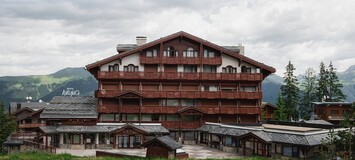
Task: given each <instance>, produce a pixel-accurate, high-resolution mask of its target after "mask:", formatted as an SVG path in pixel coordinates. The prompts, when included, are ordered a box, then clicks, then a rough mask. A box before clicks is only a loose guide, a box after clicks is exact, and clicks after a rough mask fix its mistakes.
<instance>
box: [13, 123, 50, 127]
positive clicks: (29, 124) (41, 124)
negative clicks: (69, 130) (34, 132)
mask: <svg viewBox="0 0 355 160" xmlns="http://www.w3.org/2000/svg"><path fill="white" fill-rule="evenodd" d="M45 125H46V124H45V123H27V124H20V125H19V128H37V127H40V126H45Z"/></svg>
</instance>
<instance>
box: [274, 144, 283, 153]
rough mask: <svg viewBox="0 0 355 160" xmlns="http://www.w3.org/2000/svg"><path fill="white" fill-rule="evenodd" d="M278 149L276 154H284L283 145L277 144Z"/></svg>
mask: <svg viewBox="0 0 355 160" xmlns="http://www.w3.org/2000/svg"><path fill="white" fill-rule="evenodd" d="M275 148H276V153H279V154H281V153H282V145H281V144H275Z"/></svg>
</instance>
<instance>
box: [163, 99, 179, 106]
mask: <svg viewBox="0 0 355 160" xmlns="http://www.w3.org/2000/svg"><path fill="white" fill-rule="evenodd" d="M162 101H163V106H179V100H178V99H165V100H162Z"/></svg>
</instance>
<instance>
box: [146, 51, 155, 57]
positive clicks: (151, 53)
mask: <svg viewBox="0 0 355 160" xmlns="http://www.w3.org/2000/svg"><path fill="white" fill-rule="evenodd" d="M145 54H146V56H147V57H153V52H152V51H147V52H146V53H145Z"/></svg>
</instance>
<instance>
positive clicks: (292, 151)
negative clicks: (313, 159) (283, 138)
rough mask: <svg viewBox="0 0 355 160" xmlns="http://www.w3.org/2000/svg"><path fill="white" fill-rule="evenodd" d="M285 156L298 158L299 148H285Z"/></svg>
mask: <svg viewBox="0 0 355 160" xmlns="http://www.w3.org/2000/svg"><path fill="white" fill-rule="evenodd" d="M283 155H284V156H289V157H298V156H299V155H298V147H292V146H286V145H284V146H283Z"/></svg>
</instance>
